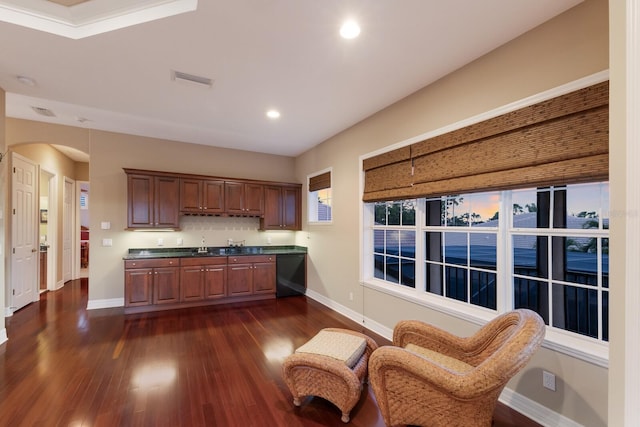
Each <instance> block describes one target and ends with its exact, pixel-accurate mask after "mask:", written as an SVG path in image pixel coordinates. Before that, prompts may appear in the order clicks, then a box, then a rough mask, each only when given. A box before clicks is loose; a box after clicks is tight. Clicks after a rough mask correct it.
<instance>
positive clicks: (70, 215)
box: [62, 177, 75, 282]
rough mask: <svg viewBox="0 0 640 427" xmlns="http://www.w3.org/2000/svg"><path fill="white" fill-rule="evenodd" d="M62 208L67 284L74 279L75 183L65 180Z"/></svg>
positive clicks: (64, 266) (64, 262)
mask: <svg viewBox="0 0 640 427" xmlns="http://www.w3.org/2000/svg"><path fill="white" fill-rule="evenodd" d="M63 200H64V203H63V207H62V281H63V282H67V281H69V280H71V279H73V242H74V240H73V224H74V223H75V216H74V212H75V210H74V206H75V204H74V200H75V181H74V180H72V179H70V178H67V177H65V178H64V194H63Z"/></svg>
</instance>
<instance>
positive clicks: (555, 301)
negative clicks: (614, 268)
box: [364, 182, 609, 343]
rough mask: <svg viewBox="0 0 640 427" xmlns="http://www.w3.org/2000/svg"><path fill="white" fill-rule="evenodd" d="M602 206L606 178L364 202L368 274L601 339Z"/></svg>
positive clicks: (425, 294)
mask: <svg viewBox="0 0 640 427" xmlns="http://www.w3.org/2000/svg"><path fill="white" fill-rule="evenodd" d="M608 206H609V186H608V183H606V182H600V183H590V184H575V185H566V186H555V187H544V188H531V189H523V190H510V191H493V192H485V193H470V194H457V195H449V196H444V197H434V198H421V199H412V200H400V201H392V202H373V203H366V204H365V224H368V225H366V227H367V229H366V230H365V234H366V237H365V240H364V241H365V245H366V247H365V252H364V253H365V256H367V257H369V258H368V259H369V261H368V262H365V266H370V267H367V268H366V269H365V274H366V276H367V277H365V280H367V279H371V280H372V281H374V282H376V283H378V284H380V285H381V286H385V287H388V288H389V289H400V290H402V289H404V290H405V291H404V294H405V295H407V290H408V291H410V292H413V294H410V295H413V296H414V297H415V298H416V299H421V300H427V301H430V302H431V303H434V304H439V305H442V304H445V305H446V304H448V303H447V301H451V302H452V303H453V304H458V306H457V307H458V310H459V311H461V312H465V313H466V312H468V311H469V310H470V309H471V307H477V308H478V309H480V310H491V311H493V312H504V311H508V310H511V309H513V308H521V307H523V308H529V309H532V310H534V311H536V312H538V313H539V314H540V315H541V316H542V317H543V319H544V320H545V322H546V324H547V325H548V326H549V327H550V328H551V329H552V330H553V329H555V330H557V331H562V332H563V333H565V334H566V333H567V332H568V333H571V334H576V335H577V336H580V337H582V338H583V339H590V340H595V341H596V342H600V343H602V342H607V341H608V339H609V333H608V306H609V283H608V276H609V268H608V265H609V250H608V248H609V230H608V229H609V212H608ZM459 304H464V305H463V306H460V305H459ZM465 306H466V307H469V308H468V309H464V307H465ZM574 336H575V335H574Z"/></svg>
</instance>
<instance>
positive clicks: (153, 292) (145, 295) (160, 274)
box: [124, 258, 180, 308]
mask: <svg viewBox="0 0 640 427" xmlns="http://www.w3.org/2000/svg"><path fill="white" fill-rule="evenodd" d="M179 265H180V260H179V259H178V258H165V259H148V260H126V261H125V262H124V283H125V296H124V306H125V308H127V307H140V306H151V305H158V304H160V305H161V304H172V303H176V302H178V301H179V300H180V292H179V289H180V281H179V274H178V273H179V270H178V266H179Z"/></svg>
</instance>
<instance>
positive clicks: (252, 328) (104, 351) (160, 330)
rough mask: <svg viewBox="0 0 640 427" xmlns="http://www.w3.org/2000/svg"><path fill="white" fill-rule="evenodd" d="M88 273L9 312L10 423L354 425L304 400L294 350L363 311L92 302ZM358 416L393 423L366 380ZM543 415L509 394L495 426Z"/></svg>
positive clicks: (1, 400)
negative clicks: (518, 406) (295, 393)
mask: <svg viewBox="0 0 640 427" xmlns="http://www.w3.org/2000/svg"><path fill="white" fill-rule="evenodd" d="M87 288H88V281H87V280H86V279H81V280H76V281H71V282H68V283H66V284H65V286H64V288H63V289H61V290H58V291H55V292H47V293H45V294H43V295H42V298H41V300H40V301H39V302H36V303H33V304H30V305H29V306H27V307H25V308H23V309H21V310H19V311H18V312H16V313H15V314H14V315H13V316H12V317H10V318H7V335H8V337H9V341H8V342H6V343H5V344H3V345H2V346H0V424H2V423H7V424H6V425H11V426H15V427H22V426H25V427H27V426H28V427H32V426H47V427H49V426H72V425H74V426H75V425H91V426H94V427H95V426H97V427H102V426H108V427H113V426H145V427H147V426H161V427H163V426H168V427H169V426H170V427H176V426H189V427H197V426H222V427H235V426H242V427H251V426H256V427H263V426H276V427H277V426H287V427H289V426H292V427H310V426H311V427H312V426H323V427H325V426H330V427H331V426H343V425H344V424H343V423H342V421H341V420H340V415H341V414H340V411H339V410H338V409H337V408H336V407H335V406H334V405H333V404H332V403H330V402H328V401H326V400H323V399H321V398H317V397H316V398H307V399H305V401H304V402H303V404H302V406H301V407H299V408H298V407H295V406H294V405H293V404H292V397H291V393H290V392H289V390H288V389H287V387H286V385H285V384H284V382H283V380H282V361H283V360H284V358H285V357H286V356H288V355H289V354H291V353H292V352H293V351H294V350H295V348H297V347H299V346H300V345H302V344H303V343H305V342H306V341H307V340H309V339H310V338H311V337H312V336H313V335H315V334H316V333H317V332H318V331H319V330H320V329H322V328H325V327H338V328H348V329H353V330H358V331H360V332H364V333H367V334H368V335H370V336H372V338H374V339H375V340H376V341H377V342H378V343H379V344H388V341H386V340H385V339H384V338H382V337H379V336H376V335H375V334H372V333H370V332H368V331H366V330H364V328H363V326H362V325H361V324H359V323H357V322H353V321H351V320H349V319H347V318H345V317H343V316H342V315H340V314H338V313H336V312H334V311H332V310H330V309H328V308H327V307H325V306H323V305H321V304H319V303H318V302H316V301H313V300H310V299H307V298H305V297H289V298H282V299H275V300H267V301H258V302H250V303H239V304H233V305H217V306H209V307H199V308H193V309H188V310H187V309H185V310H172V311H166V312H152V313H142V314H131V315H124V314H123V309H122V308H113V309H101V310H91V311H87V310H86V305H87ZM349 425H350V426H352V427H383V426H384V422H383V421H382V418H381V416H380V412H379V410H378V407H377V404H376V401H375V398H374V396H373V392H372V391H371V390H370V388H369V387H368V386H367V385H366V384H365V387H364V391H363V396H362V398H361V399H360V402H359V403H358V404H357V405H356V407H355V408H354V409H353V411H352V413H351V422H350V423H349ZM511 426H518V427H535V426H537V424H536V423H534V422H532V421H531V420H528V419H527V418H526V417H523V416H522V415H520V414H518V413H517V412H515V411H512V410H510V409H509V408H507V407H505V406H503V405H499V408H498V409H497V410H496V416H495V427H511Z"/></svg>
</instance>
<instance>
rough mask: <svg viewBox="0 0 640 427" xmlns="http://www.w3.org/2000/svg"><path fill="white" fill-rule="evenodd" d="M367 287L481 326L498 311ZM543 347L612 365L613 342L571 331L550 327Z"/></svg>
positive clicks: (373, 283) (379, 285) (369, 283)
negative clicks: (611, 345) (610, 360)
mask: <svg viewBox="0 0 640 427" xmlns="http://www.w3.org/2000/svg"><path fill="white" fill-rule="evenodd" d="M362 285H363V286H364V287H366V288H369V289H373V290H376V291H379V292H383V293H385V294H388V295H391V296H394V297H396V298H400V299H403V300H405V301H408V302H411V303H413V304H418V305H421V306H423V307H426V308H429V309H431V310H435V311H438V312H440V313H443V314H447V315H449V316H452V317H456V318H458V319H462V320H465V321H467V322H469V323H473V324H475V325H478V326H481V325H484V324H485V323H487V322H488V321H490V320H491V319H493V318H494V317H495V316H496V314H497V311H494V310H490V309H486V308H482V307H475V306H470V305H469V304H466V303H459V302H457V301H455V300H449V299H447V298H444V297H441V296H438V295H429V294H426V293H422V292H420V291H416V290H415V289H413V288H407V287H400V285H397V286H396V285H391V284H387V283H386V282H384V281H382V280H378V279H368V280H365V281H363V282H362ZM542 346H543V347H545V348H547V349H549V350H552V351H557V352H559V353H562V354H566V355H568V356H571V357H574V358H576V359H580V360H583V361H585V362H589V363H591V364H594V365H596V366H600V367H603V368H608V367H609V345H608V344H603V343H598V342H594V341H592V340H590V339H588V338H582V337H581V336H578V335H576V334H573V333H571V332H566V331H562V330H558V329H554V328H549V327H547V332H546V334H545V339H544V343H543V344H542Z"/></svg>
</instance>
